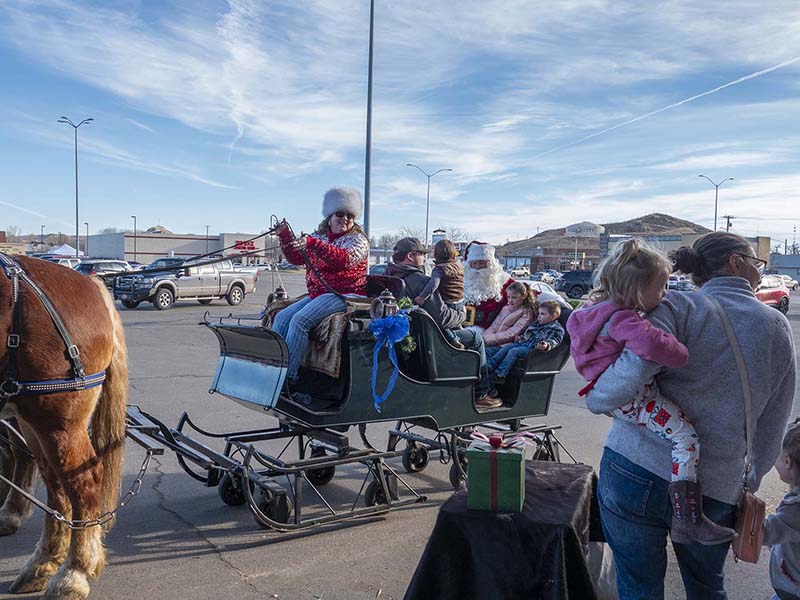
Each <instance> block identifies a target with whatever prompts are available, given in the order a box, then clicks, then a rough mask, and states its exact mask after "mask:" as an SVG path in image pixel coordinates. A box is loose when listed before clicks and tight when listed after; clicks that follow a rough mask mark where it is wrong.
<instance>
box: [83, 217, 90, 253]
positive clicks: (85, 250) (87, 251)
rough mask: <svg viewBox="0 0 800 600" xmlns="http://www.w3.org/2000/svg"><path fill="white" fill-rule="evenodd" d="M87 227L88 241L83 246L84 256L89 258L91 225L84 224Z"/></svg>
mask: <svg viewBox="0 0 800 600" xmlns="http://www.w3.org/2000/svg"><path fill="white" fill-rule="evenodd" d="M84 225H86V241H85V242H84V244H83V255H84V256H86V257H88V256H89V224H88V223H84Z"/></svg>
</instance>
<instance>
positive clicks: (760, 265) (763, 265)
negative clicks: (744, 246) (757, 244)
mask: <svg viewBox="0 0 800 600" xmlns="http://www.w3.org/2000/svg"><path fill="white" fill-rule="evenodd" d="M734 254H736V256H741V257H742V258H749V259H750V260H752V261H754V262H755V268H756V269H757V270H758V273H759V275H763V274H764V271H766V270H767V261H765V260H764V259H763V258H758V257H757V256H753V255H751V254H745V253H744V252H735V253H734Z"/></svg>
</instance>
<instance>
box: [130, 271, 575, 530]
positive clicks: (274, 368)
mask: <svg viewBox="0 0 800 600" xmlns="http://www.w3.org/2000/svg"><path fill="white" fill-rule="evenodd" d="M384 290H389V291H390V292H391V293H392V295H393V296H394V297H396V298H401V297H403V296H405V290H404V284H403V281H402V280H401V279H397V278H394V277H387V276H369V277H368V290H367V291H368V295H369V296H371V297H374V296H377V295H378V294H380V293H381V292H383V291H384ZM366 306H367V305H365V304H361V305H359V304H356V305H355V306H353V307H350V308H349V309H348V313H347V317H346V324H345V327H344V333H343V335H342V336H341V341H340V342H339V343H340V344H341V348H340V353H339V354H340V356H341V364H340V365H339V376H338V377H337V378H333V377H330V376H328V375H325V374H322V373H319V372H317V371H311V370H307V369H303V370H301V372H300V376H299V381H298V385H297V387H296V388H295V389H294V390H293V391H297V392H301V393H302V394H303V395H302V396H301V397H302V398H303V400H302V401H298V400H294V399H293V397H292V396H291V395H289V394H288V393H287V390H286V386H285V377H286V369H287V363H288V353H287V347H286V342H285V341H284V340H283V338H282V337H281V336H280V335H279V334H278V333H277V332H275V331H273V330H272V329H270V328H269V327H266V326H263V325H262V324H261V322H259V321H250V320H241V319H237V320H234V319H226V318H217V319H211V318H207V319H206V322H205V324H206V325H207V326H208V327H209V329H211V331H212V332H213V333H214V334H215V335H216V337H217V340H218V342H219V347H220V357H219V361H218V364H217V369H216V373H215V375H214V379H213V382H212V385H211V389H210V392H211V393H212V394H215V395H219V396H224V397H226V398H229V399H231V400H233V401H235V402H237V403H239V404H241V405H243V406H246V407H247V408H250V409H253V410H255V411H259V412H263V413H267V414H269V415H271V416H274V417H277V419H278V423H279V424H278V426H277V427H270V428H265V429H254V430H248V431H239V432H225V433H212V432H210V431H207V430H204V429H201V428H199V427H198V426H196V425H195V424H194V423H193V422H192V421H191V420H190V418H189V416H188V415H186V414H184V415H183V416H182V417H181V419H180V421H179V423H178V425H177V426H176V427H175V428H168V427H167V426H165V425H164V424H163V423H161V422H159V421H158V420H157V419H155V418H154V417H152V416H151V415H149V414H146V413H144V412H143V411H141V410H138V409H136V408H130V409H129V411H128V418H129V426H130V427H133V428H135V429H136V430H138V431H139V432H140V433H141V434H142V435H147V436H150V437H151V438H154V439H156V440H157V441H158V442H159V443H160V444H162V445H165V446H167V447H168V448H170V449H171V450H173V451H175V452H176V454H177V456H178V460H179V462H180V463H181V465H182V466H183V467H184V469H186V471H187V472H188V473H189V474H190V475H191V476H192V477H194V478H195V479H198V480H200V481H201V482H203V483H204V484H205V485H208V486H217V487H218V490H219V494H220V497H221V498H222V500H223V501H224V502H225V503H227V504H232V505H233V504H244V503H247V504H248V506H249V507H250V509H251V511H252V512H253V515H254V517H255V519H256V521H257V522H258V523H260V524H261V525H263V526H266V527H271V528H274V529H278V530H283V531H286V530H293V529H300V528H306V527H312V526H317V525H322V524H325V523H329V522H333V521H339V520H343V519H350V518H353V517H359V516H365V515H371V514H375V513H382V512H386V511H387V510H389V509H391V508H395V507H399V506H405V505H408V504H412V503H416V502H421V501H424V500H425V498H424V497H423V496H420V495H419V494H417V493H416V492H415V491H414V489H413V488H412V487H411V486H410V485H409V484H408V482H407V481H406V480H405V478H404V477H403V476H402V475H401V474H400V473H399V472H398V469H396V468H395V467H394V466H392V463H393V462H394V461H391V459H394V458H397V457H400V458H401V460H402V464H403V467H404V469H405V471H407V472H418V471H421V470H422V469H424V468H425V466H426V465H427V464H428V457H429V453H430V452H431V451H439V452H440V453H441V455H442V456H443V457H444V458H445V460H449V461H450V462H451V467H450V482H451V483H452V484H453V486H455V487H457V486H458V485H460V484H461V482H462V481H463V480H464V478H465V477H466V473H465V458H464V457H465V449H466V446H467V445H468V443H469V440H470V434H471V433H472V432H473V431H474V430H476V429H478V428H480V429H483V430H485V431H487V432H488V433H493V432H498V433H501V434H506V433H510V432H520V431H525V432H529V433H530V434H531V437H532V439H533V440H535V442H536V448H535V451H534V458H538V459H546V460H559V458H560V450H561V449H563V447H561V445H560V444H559V442H558V439H557V438H556V436H555V433H554V432H555V431H556V430H558V429H559V426H549V425H545V424H538V425H536V424H527V423H525V422H524V420H525V419H527V418H533V417H543V416H546V415H547V413H548V410H549V406H550V398H551V394H552V390H553V385H554V380H555V376H556V375H557V374H558V373H559V371H560V370H561V369H562V368H563V366H564V364H565V363H566V362H567V360H568V358H569V340H568V339H565V340H564V342H563V343H562V344H561V345H560V346H559V347H558V348H556V349H554V350H553V351H551V352H548V353H541V352H530V353H529V354H528V355H527V356H526V357H524V359H520V360H519V361H518V362H517V364H516V365H515V366H514V368H513V369H512V371H511V373H510V375H509V377H507V378H506V381H505V383H504V384H503V385H502V387H501V388H499V391H500V392H501V398H502V401H503V405H502V406H501V407H499V408H497V409H492V410H488V411H479V410H477V409H476V408H475V405H474V403H473V397H474V386H475V385H476V383H477V382H478V377H479V355H478V353H477V352H475V351H472V350H462V349H458V348H455V347H453V346H452V345H450V344H449V343H448V341H447V338H445V336H444V334H443V333H442V332H441V330H440V329H439V328H438V326H437V325H436V323H435V322H434V321H433V319H432V318H431V317H430V315H428V314H427V313H426V312H425V311H424V310H421V309H412V310H410V311H409V312H408V316H409V325H410V332H409V333H410V335H411V337H412V338H413V340H414V346H415V347H414V348H413V350H411V351H403V350H401V349H400V347H399V346H400V345H399V344H398V345H396V347H395V349H396V354H397V359H398V367H399V373H398V374H397V378H396V383H395V385H394V388H393V390H392V391H391V394H390V395H389V396H388V397H387V398H386V400H385V401H384V402H383V403H382V405H381V409H380V412H379V411H377V410H376V408H375V406H374V402H373V390H372V377H373V362H374V360H373V355H374V350H375V344H376V343H377V342H376V340H375V337H374V336H373V334H372V332H371V331H370V329H369V324H370V316H369V311H368V310H367V308H366ZM569 312H570V311H569V310H566V309H565V310H564V311H563V312H562V315H561V318H560V320H561V322H562V324H566V319H567V318H568V316H569ZM393 372H394V366H393V365H392V363H391V361H390V360H389V353H388V349H387V348H385V347H383V348H381V349H380V350H379V353H378V365H377V385H376V388H377V390H379V391H383V390H385V389H386V387H387V384H388V382H389V379H390V377H391V376H392V373H393ZM294 397H295V398H296V397H297V396H296V395H295V396H294ZM379 422H392V423H394V426H393V428H392V429H391V430H390V432H389V441H388V446H387V448H386V449H385V450H379V449H377V448H375V447H374V446H373V445H372V444H371V443H370V441H369V439H368V437H367V427H368V425H369V424H371V423H379ZM351 427H356V428H357V430H358V434H359V436H360V439H361V442H362V447H358V448H356V447H353V446H352V445H351V442H350V438H349V436H348V435H347V433H348V430H349V429H350V428H351ZM198 435H201V436H205V437H207V438H211V439H216V440H218V441H219V443H220V444H223V445H224V448H223V449H222V450H215V449H212V448H211V447H210V445H208V444H207V443H204V442H200V441H198V440H197V439H196V438H197V436H198ZM277 440H280V441H285V443H286V447H285V448H284V451H283V452H282V453H281V454H278V455H274V454H271V453H268V452H266V451H265V450H263V449H262V448H261V446H262V445H263V444H264V443H269V442H274V441H277ZM401 442H402V444H401ZM291 445H295V446H296V448H297V451H296V453H295V456H294V457H293V458H292V459H291V460H289V459H287V458H286V454H287V449H288V448H289V446H291ZM337 468H349V469H351V468H362V469H363V470H364V478H363V481H362V484H361V489H360V490H359V491H358V495H357V497H356V499H355V501H354V502H353V503H352V505H349V506H348V507H347V508H345V509H341V510H340V509H337V508H336V507H335V506H334V505H333V503H332V502H329V501H328V500H327V499H326V496H325V494H324V491H323V490H324V486H325V485H326V484H328V483H329V482H331V481H332V480H333V478H334V476H335V473H336V469H337ZM304 487H308V488H311V497H312V498H316V499H317V500H319V502H316V503H315V504H316V505H317V510H311V511H308V510H307V509H306V507H305V506H304V504H307V503H308V502H305V503H304V501H303V500H304V498H306V499H307V498H308V496H309V494H308V493H307V491H306V492H304ZM362 497H363V502H359V500H360V499H361V498H362Z"/></svg>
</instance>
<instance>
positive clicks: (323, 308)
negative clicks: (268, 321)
mask: <svg viewBox="0 0 800 600" xmlns="http://www.w3.org/2000/svg"><path fill="white" fill-rule="evenodd" d="M344 310H345V302H344V300H343V299H342V298H340V297H339V296H337V295H335V294H322V295H321V296H317V297H316V298H314V299H313V300H312V299H311V298H310V297H306V298H303V299H302V300H298V301H297V302H295V303H294V304H290V305H289V306H287V307H286V308H284V309H283V310H282V311H280V312H279V313H278V314H277V315H276V316H275V320H274V321H273V323H272V330H273V331H275V332H277V333H279V334H280V335H281V337H282V338H283V339H285V340H286V345H287V346H288V348H289V369H288V371H287V372H286V377H287V379H289V380H290V381H294V380H296V379H297V371H298V370H299V369H300V363H301V362H303V358H304V357H305V355H306V350H307V349H308V333H309V332H310V331H311V330H312V329H314V327H316V326H317V325H319V324H320V323H321V322H322V320H323V319H324V318H325V317H328V316H330V315H332V314H333V313H337V312H343V311H344Z"/></svg>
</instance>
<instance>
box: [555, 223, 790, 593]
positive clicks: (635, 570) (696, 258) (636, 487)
mask: <svg viewBox="0 0 800 600" xmlns="http://www.w3.org/2000/svg"><path fill="white" fill-rule="evenodd" d="M629 250H631V249H629ZM617 254H621V253H617ZM637 254H638V253H636V252H629V253H628V256H627V258H625V260H622V258H621V256H619V255H613V254H612V256H611V257H609V259H608V260H609V261H610V262H612V263H614V262H615V261H616V263H615V266H616V267H621V266H622V265H621V264H620V263H626V264H627V262H630V263H631V268H628V269H622V268H618V269H617V272H616V276H615V277H614V278H613V279H614V284H615V285H616V286H617V288H616V289H617V290H623V291H624V292H625V293H624V294H623V293H622V292H620V297H621V298H622V297H628V296H630V297H631V299H632V300H631V301H632V302H633V304H634V306H632V308H633V309H634V310H639V311H642V312H647V311H649V312H647V314H646V319H647V320H648V321H649V322H650V323H652V324H653V325H655V326H656V327H657V328H659V330H661V331H663V332H666V333H667V334H671V336H674V338H675V340H676V342H679V343H680V345H679V346H676V345H675V344H672V343H671V342H670V340H669V339H666V338H662V339H656V338H657V337H658V335H659V334H658V332H657V331H653V332H652V335H653V336H655V337H654V340H655V341H653V344H651V345H650V346H649V347H648V348H644V347H645V346H647V345H648V344H645V343H639V344H635V342H636V341H639V342H642V340H636V339H635V337H633V336H628V337H627V338H626V337H625V334H624V331H627V329H625V330H623V329H621V328H620V327H619V326H618V327H617V329H616V332H617V333H618V334H619V335H617V338H619V339H620V340H622V341H621V342H615V341H614V340H613V339H612V340H611V341H610V342H607V341H603V344H607V345H606V346H605V348H606V350H607V351H608V352H613V354H610V355H608V356H611V359H610V360H608V356H606V357H604V359H603V364H602V368H601V369H599V375H598V376H597V377H596V378H595V377H594V375H592V376H591V378H592V383H591V384H590V386H589V389H588V395H587V406H588V408H589V409H590V410H591V411H592V412H595V413H615V414H616V415H617V417H618V418H615V419H614V420H613V422H612V425H611V429H610V431H609V434H608V437H607V438H606V442H605V451H604V454H603V458H602V461H601V466H600V480H599V484H598V498H599V501H600V511H601V516H602V522H603V529H604V531H605V535H606V539H607V541H608V543H609V545H610V546H611V548H612V550H613V552H614V561H615V565H616V569H617V588H618V592H619V597H620V598H621V599H622V600H628V599H634V598H635V599H644V598H647V599H658V598H663V597H664V576H665V573H666V566H667V555H666V538H667V535H668V534H669V533H670V529H671V528H675V527H676V523H678V524H680V525H681V526H682V527H684V529H683V530H682V531H681V534H680V535H677V534H676V533H675V532H674V531H673V536H672V537H673V540H672V546H673V549H674V552H675V555H676V557H677V559H678V566H679V568H680V571H681V577H682V579H683V583H684V587H685V589H686V597H687V598H689V599H712V598H718V599H724V598H727V595H726V593H725V589H724V580H725V579H724V573H723V567H724V564H725V559H726V556H727V554H728V548H729V546H730V542H729V541H727V540H729V539H730V536H729V535H727V534H726V531H727V530H724V529H717V530H714V531H713V532H712V529H713V527H712V526H713V525H718V526H722V527H723V528H731V527H733V525H734V511H735V503H736V501H737V499H738V497H739V494H740V491H741V483H742V476H743V473H744V466H745V460H744V459H745V449H746V442H745V435H744V431H745V402H744V395H743V393H742V387H741V383H740V379H739V371H738V369H737V365H736V360H735V358H734V352H733V350H732V347H731V343H730V342H729V339H728V337H727V335H726V333H725V330H724V328H723V321H722V320H721V317H720V315H719V313H718V310H719V309H718V308H717V305H716V304H715V303H714V301H713V300H716V301H717V302H718V304H719V305H720V308H721V310H723V311H724V312H725V313H726V314H727V315H728V318H729V320H730V321H731V322H732V324H733V329H734V333H735V338H736V340H737V341H738V344H739V345H740V346H741V352H742V354H743V355H744V362H745V365H746V368H747V374H748V377H749V382H750V388H751V396H752V417H751V428H752V435H753V447H754V455H753V456H751V457H749V458H750V459H751V461H752V466H753V470H752V471H751V476H750V479H751V481H750V488H751V489H752V490H756V489H758V486H759V484H760V482H761V479H762V478H763V477H764V475H765V474H766V473H767V472H768V471H769V470H770V469H771V468H772V466H773V464H774V462H775V460H776V458H778V455H779V453H780V451H781V439H782V437H783V433H784V430H785V427H786V423H787V421H788V418H789V413H790V411H791V407H792V402H793V397H794V387H795V364H794V355H795V353H794V346H793V341H792V335H791V332H790V329H789V324H788V321H787V320H786V318H785V317H784V316H783V315H781V314H779V313H778V312H777V311H776V310H774V309H772V308H770V307H768V306H766V305H765V304H763V303H761V302H760V301H759V300H758V299H757V298H756V297H755V295H754V293H753V290H754V289H755V287H756V286H757V285H758V283H759V281H760V279H761V274H762V272H763V264H764V261H762V260H760V259H759V258H758V257H756V256H755V253H754V252H753V249H752V247H751V246H750V244H749V242H748V241H747V240H745V239H744V238H742V237H740V236H738V235H734V234H731V233H726V232H713V233H709V234H707V235H705V236H703V237H701V238H699V239H698V240H697V241H695V243H694V244H693V245H692V246H691V247H689V246H683V247H681V248H679V249H678V250H676V251H674V252H673V253H672V254H671V259H672V260H673V263H674V264H673V266H672V268H673V270H674V271H680V272H682V273H685V274H690V275H691V276H692V279H693V280H694V282H695V284H697V285H698V286H701V287H700V289H699V290H698V291H696V292H693V293H690V294H689V293H680V292H669V293H667V294H666V295H665V296H664V297H663V299H661V297H662V296H663V294H664V292H663V290H661V289H659V290H656V287H657V286H656V284H655V283H654V282H655V281H656V280H658V282H660V281H661V278H663V273H662V272H661V268H660V267H657V268H654V269H653V270H652V271H650V270H648V268H647V267H646V266H645V267H642V268H639V267H637V259H636V256H637ZM653 264H656V265H657V264H658V263H657V261H656V262H655V263H653ZM604 267H605V265H604ZM604 267H601V271H600V274H601V278H602V276H603V269H604ZM620 273H627V275H625V276H620V275H619V274H620ZM626 277H627V279H626ZM661 287H662V288H663V285H661ZM632 289H633V290H638V292H639V293H638V295H637V294H633V295H631V294H630V293H629V292H631V290H632ZM605 291H606V292H607V293H608V294H607V297H612V298H613V297H616V295H615V294H614V293H613V292H612V291H611V290H608V289H606V290H605ZM712 299H713V300H712ZM600 304H603V303H600ZM598 306H599V305H598ZM621 308H625V307H624V306H622V307H621ZM593 309H594V307H590V308H587V309H581V311H578V312H577V313H575V314H576V315H577V314H578V313H580V312H582V311H583V310H590V311H591V310H593ZM595 310H596V309H595ZM612 312H613V311H610V312H609V314H611V313H612ZM573 318H575V317H573ZM625 319H627V320H626V322H625V323H624V326H625V328H636V327H639V326H638V325H637V324H636V323H635V322H634V319H633V317H631V316H628V315H626V316H625ZM576 322H577V321H576ZM569 328H570V331H571V332H572V330H573V326H572V322H571V321H570V325H569ZM644 330H645V329H643V331H644ZM614 333H615V331H614V330H612V328H606V329H602V328H601V329H598V330H597V334H596V335H598V339H600V337H602V336H609V335H611V337H612V338H613V337H614ZM626 339H627V340H628V341H625V340H626ZM612 342H613V343H612ZM573 343H577V342H576V340H575V337H573ZM659 343H660V344H661V346H660V347H662V348H665V347H667V346H669V345H670V344H671V347H672V348H673V352H678V353H682V352H683V350H684V349H685V351H686V354H685V355H683V356H682V357H681V356H677V355H673V354H669V355H665V354H663V353H661V354H656V355H654V356H652V357H651V356H647V357H645V356H643V354H646V352H645V351H643V348H644V349H645V350H648V349H653V348H656V347H657V346H656V344H659ZM615 344H617V345H616V346H615ZM665 344H667V346H665ZM634 345H635V346H636V349H635V350H634ZM615 348H619V350H616V349H615ZM584 350H586V348H584ZM687 355H688V356H687ZM614 357H615V358H614ZM673 359H674V363H673ZM609 363H610V364H609ZM679 364H685V366H684V367H682V368H678V367H676V366H675V365H679ZM597 372H598V371H595V373H597ZM654 377H655V387H654V385H653V378H654ZM656 388H657V392H656ZM643 390H645V393H649V394H658V395H657V396H654V401H655V402H661V400H660V399H659V398H660V396H661V395H663V397H664V398H666V399H668V400H669V401H671V403H674V406H675V407H679V413H680V414H679V419H678V421H684V420H685V421H686V422H688V423H690V424H691V425H692V426H693V428H694V431H696V439H698V440H699V442H700V443H702V449H703V453H702V458H701V459H700V460H699V461H698V462H697V463H693V462H692V460H691V458H690V459H689V462H688V463H687V464H685V465H684V467H685V466H690V467H691V466H696V475H694V477H695V481H696V482H699V481H702V484H703V488H702V496H700V495H693V494H696V492H697V491H699V487H697V485H696V484H694V487H691V486H689V484H687V485H683V487H681V488H677V489H680V490H681V493H682V494H684V496H683V497H681V498H679V499H680V500H681V502H680V503H679V504H678V505H676V504H675V502H674V498H673V495H674V491H675V489H676V487H675V481H673V480H674V476H675V475H676V470H675V468H676V466H675V465H676V463H675V462H674V460H675V456H674V455H673V446H671V445H670V443H669V436H670V435H671V434H672V431H671V430H669V431H664V432H663V433H664V435H656V434H655V433H654V432H653V431H654V430H653V429H652V428H650V427H647V426H642V425H645V423H644V422H643V421H642V420H640V419H638V418H637V419H631V418H625V417H622V416H620V415H619V409H620V408H621V407H622V408H625V407H631V408H632V409H635V410H637V411H638V410H639V408H640V405H638V404H637V403H636V402H631V400H632V399H636V398H640V397H641V394H642V393H643ZM647 405H648V403H645V406H647ZM673 410H675V409H673ZM667 412H668V411H667ZM639 414H640V415H642V416H643V418H644V419H645V420H646V418H647V414H646V409H645V411H642V412H640V413H639ZM671 416H673V417H674V415H670V414H665V415H664V419H662V420H666V419H667V418H669V417H671ZM656 420H658V419H656ZM678 466H679V467H680V465H678ZM690 470H691V469H690ZM684 483H686V482H684ZM687 490H689V491H690V492H691V493H688V492H687ZM692 490H694V491H692ZM687 493H688V495H687ZM687 503H688V504H687ZM679 510H680V514H679ZM703 519H708V520H709V524H708V526H706V525H703V524H702V523H704V521H702V520H703ZM689 520H691V521H694V522H695V523H694V527H695V528H696V529H695V530H692V529H691V526H690V524H688V523H687V521H689ZM701 525H702V527H704V529H697V527H700V526H701ZM719 539H724V540H726V541H722V542H720V543H717V541H718V540H719Z"/></svg>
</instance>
